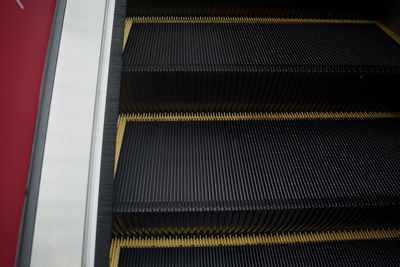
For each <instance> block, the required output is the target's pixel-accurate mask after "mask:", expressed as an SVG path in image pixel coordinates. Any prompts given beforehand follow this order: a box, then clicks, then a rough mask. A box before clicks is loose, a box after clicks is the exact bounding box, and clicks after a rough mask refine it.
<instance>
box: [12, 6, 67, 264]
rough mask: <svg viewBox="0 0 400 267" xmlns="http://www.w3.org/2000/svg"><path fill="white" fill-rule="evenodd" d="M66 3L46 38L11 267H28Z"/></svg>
mask: <svg viewBox="0 0 400 267" xmlns="http://www.w3.org/2000/svg"><path fill="white" fill-rule="evenodd" d="M66 3H67V0H59V1H56V6H55V9H54V14H53V21H52V25H51V31H50V37H49V41H48V47H47V52H46V59H45V65H44V69H43V75H42V84H41V88H40V98H39V104H38V111H37V115H36V122H35V132H34V137H33V144H32V152H31V157H30V164H29V172H28V179H27V186H26V193H25V200H24V208H23V212H22V219H21V226H20V231H19V239H18V247H17V254H16V262H15V266H28V265H29V262H30V257H31V251H32V241H33V232H34V228H35V218H36V208H37V202H38V196H39V186H40V178H41V172H42V163H43V154H44V144H45V141H46V132H47V125H48V119H49V113H50V104H51V97H52V93H53V84H54V77H55V72H56V66H57V60H58V51H59V47H60V40H61V32H62V27H63V22H64V13H65V6H66Z"/></svg>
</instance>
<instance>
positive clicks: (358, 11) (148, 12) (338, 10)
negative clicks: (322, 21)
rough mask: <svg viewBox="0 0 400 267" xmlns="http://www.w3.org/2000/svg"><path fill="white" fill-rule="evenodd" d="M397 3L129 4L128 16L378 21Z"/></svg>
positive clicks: (203, 0)
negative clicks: (257, 17) (378, 17)
mask: <svg viewBox="0 0 400 267" xmlns="http://www.w3.org/2000/svg"><path fill="white" fill-rule="evenodd" d="M394 1H395V0H389V1H387V0H386V1H385V4H382V2H381V1H376V0H364V1H363V3H362V5H360V4H359V3H357V2H349V1H346V0H325V1H323V2H321V1H317V0H302V1H298V0H261V1H260V0H246V1H243V0H168V1H166V0H129V1H128V3H127V4H128V10H127V13H128V15H129V16H242V17H246V16H260V17H298V18H336V19H339V18H352V19H354V18H364V19H365V18H376V16H379V15H380V13H381V12H382V10H384V7H382V6H384V5H386V6H390V5H391V4H392V3H394Z"/></svg>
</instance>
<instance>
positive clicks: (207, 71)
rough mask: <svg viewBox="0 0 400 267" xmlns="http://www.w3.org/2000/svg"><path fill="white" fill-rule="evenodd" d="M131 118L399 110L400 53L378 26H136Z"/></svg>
mask: <svg viewBox="0 0 400 267" xmlns="http://www.w3.org/2000/svg"><path fill="white" fill-rule="evenodd" d="M131 23H133V24H132V27H131V29H130V33H129V38H127V41H126V46H125V50H124V56H123V67H122V87H121V96H122V97H121V110H122V112H126V113H131V112H165V111H171V112H176V111H178V112H180V111H195V112H204V111H225V112H229V111H243V112H247V111H271V112H277V111H296V112H299V111H307V112H315V111H398V109H399V107H398V103H397V102H398V101H397V99H399V96H400V92H399V90H398V84H399V83H400V46H399V44H398V43H397V42H396V41H395V40H394V39H392V38H391V36H389V35H388V34H387V33H386V32H385V31H388V30H387V28H385V27H383V26H382V25H381V24H379V23H377V22H375V21H338V20H304V19H303V20H299V19H292V20H291V19H268V18H134V19H132V20H131Z"/></svg>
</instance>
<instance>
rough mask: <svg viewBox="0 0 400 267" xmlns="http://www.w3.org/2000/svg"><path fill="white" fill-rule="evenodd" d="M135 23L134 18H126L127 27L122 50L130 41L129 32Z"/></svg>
mask: <svg viewBox="0 0 400 267" xmlns="http://www.w3.org/2000/svg"><path fill="white" fill-rule="evenodd" d="M132 24H133V18H126V19H125V28H124V42H123V45H122V50H124V49H125V45H126V42H127V41H128V37H129V33H130V31H131V28H132Z"/></svg>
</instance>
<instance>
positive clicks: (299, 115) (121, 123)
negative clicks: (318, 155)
mask: <svg viewBox="0 0 400 267" xmlns="http://www.w3.org/2000/svg"><path fill="white" fill-rule="evenodd" d="M390 118H396V119H399V118H400V113H394V112H293V113H292V112H277V113H271V112H260V113H257V112H249V113H240V112H229V113H140V114H121V115H119V117H118V123H117V140H116V144H115V164H114V174H115V173H116V171H117V165H118V160H119V155H120V153H121V147H122V141H123V137H124V133H125V126H126V123H127V122H139V121H241V120H319V119H322V120H326V119H390Z"/></svg>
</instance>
